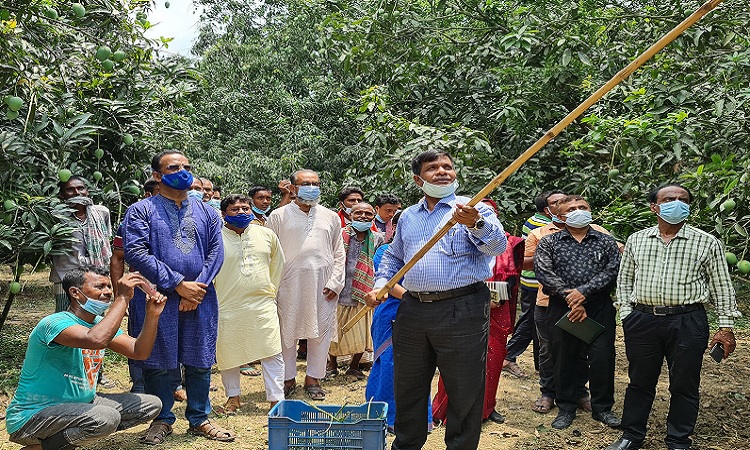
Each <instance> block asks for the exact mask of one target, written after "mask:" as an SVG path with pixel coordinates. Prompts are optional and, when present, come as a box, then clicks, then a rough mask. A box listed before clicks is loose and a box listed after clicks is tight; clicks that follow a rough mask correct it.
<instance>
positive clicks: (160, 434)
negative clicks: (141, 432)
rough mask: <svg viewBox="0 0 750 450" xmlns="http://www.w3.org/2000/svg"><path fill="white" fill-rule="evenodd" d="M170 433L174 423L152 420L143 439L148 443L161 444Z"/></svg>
mask: <svg viewBox="0 0 750 450" xmlns="http://www.w3.org/2000/svg"><path fill="white" fill-rule="evenodd" d="M170 434H172V425H170V424H168V423H166V422H161V421H160V422H152V423H151V426H150V427H148V431H147V432H146V435H145V436H143V438H142V439H141V440H142V441H143V442H146V443H153V444H161V443H162V442H164V441H165V440H166V439H167V436H169V435H170Z"/></svg>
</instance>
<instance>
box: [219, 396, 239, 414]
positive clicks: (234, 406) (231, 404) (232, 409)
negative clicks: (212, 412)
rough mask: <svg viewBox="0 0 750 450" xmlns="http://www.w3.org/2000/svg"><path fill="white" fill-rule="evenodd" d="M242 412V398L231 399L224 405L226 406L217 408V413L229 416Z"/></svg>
mask: <svg viewBox="0 0 750 450" xmlns="http://www.w3.org/2000/svg"><path fill="white" fill-rule="evenodd" d="M239 410H240V398H239V397H229V398H228V399H227V401H226V403H224V406H217V407H216V412H217V413H219V414H226V415H227V416H235V415H237V411H239Z"/></svg>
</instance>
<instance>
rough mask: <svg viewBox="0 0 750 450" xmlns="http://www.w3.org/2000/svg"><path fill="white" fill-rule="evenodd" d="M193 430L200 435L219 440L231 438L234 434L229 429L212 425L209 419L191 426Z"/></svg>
mask: <svg viewBox="0 0 750 450" xmlns="http://www.w3.org/2000/svg"><path fill="white" fill-rule="evenodd" d="M193 430H194V431H196V432H198V433H201V434H202V435H204V436H206V437H208V438H210V439H215V440H219V441H224V440H233V439H234V434H232V432H231V431H229V430H226V429H224V428H222V427H220V426H218V425H214V423H213V422H211V421H210V420H206V421H205V422H203V423H202V424H200V425H198V426H197V427H194V428H193Z"/></svg>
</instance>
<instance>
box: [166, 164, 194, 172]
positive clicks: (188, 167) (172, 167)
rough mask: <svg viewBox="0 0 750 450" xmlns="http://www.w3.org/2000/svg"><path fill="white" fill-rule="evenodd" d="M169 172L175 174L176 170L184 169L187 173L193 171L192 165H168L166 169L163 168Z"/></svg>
mask: <svg viewBox="0 0 750 450" xmlns="http://www.w3.org/2000/svg"><path fill="white" fill-rule="evenodd" d="M165 169H167V170H168V171H170V172H177V171H178V170H182V169H185V170H187V171H188V172H192V171H193V165H192V164H170V165H168V166H167V167H165Z"/></svg>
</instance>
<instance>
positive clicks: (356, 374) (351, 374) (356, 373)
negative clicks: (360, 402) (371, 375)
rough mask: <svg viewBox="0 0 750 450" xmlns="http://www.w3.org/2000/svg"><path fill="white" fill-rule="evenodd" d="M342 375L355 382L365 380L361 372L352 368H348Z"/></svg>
mask: <svg viewBox="0 0 750 450" xmlns="http://www.w3.org/2000/svg"><path fill="white" fill-rule="evenodd" d="M344 375H346V376H347V377H349V378H352V379H355V380H364V379H365V378H367V377H366V376H365V374H363V373H362V371H361V370H359V369H353V368H349V370H347V371H346V373H344Z"/></svg>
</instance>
